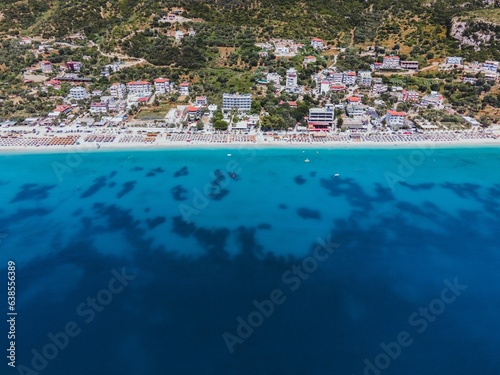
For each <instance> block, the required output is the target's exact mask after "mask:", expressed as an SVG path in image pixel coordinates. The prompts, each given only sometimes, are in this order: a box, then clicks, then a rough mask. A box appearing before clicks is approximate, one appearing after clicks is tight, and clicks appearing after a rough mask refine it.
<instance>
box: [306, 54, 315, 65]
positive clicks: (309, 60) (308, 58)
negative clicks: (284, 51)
mask: <svg viewBox="0 0 500 375" xmlns="http://www.w3.org/2000/svg"><path fill="white" fill-rule="evenodd" d="M315 62H316V57H315V56H306V57H304V64H306V65H307V64H311V63H315Z"/></svg>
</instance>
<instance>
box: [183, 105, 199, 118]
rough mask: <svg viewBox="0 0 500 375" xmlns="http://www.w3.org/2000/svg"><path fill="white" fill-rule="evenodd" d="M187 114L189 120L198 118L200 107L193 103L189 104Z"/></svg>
mask: <svg viewBox="0 0 500 375" xmlns="http://www.w3.org/2000/svg"><path fill="white" fill-rule="evenodd" d="M186 113H187V116H188V118H189V120H191V121H194V120H198V119H200V118H201V107H195V106H193V105H190V106H189V107H187V109H186Z"/></svg>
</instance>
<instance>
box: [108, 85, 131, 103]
mask: <svg viewBox="0 0 500 375" xmlns="http://www.w3.org/2000/svg"><path fill="white" fill-rule="evenodd" d="M109 93H110V94H111V96H112V97H114V98H118V99H124V98H125V97H126V96H127V87H126V86H125V85H124V84H123V83H119V82H115V83H113V84H112V85H111V87H110V88H109Z"/></svg>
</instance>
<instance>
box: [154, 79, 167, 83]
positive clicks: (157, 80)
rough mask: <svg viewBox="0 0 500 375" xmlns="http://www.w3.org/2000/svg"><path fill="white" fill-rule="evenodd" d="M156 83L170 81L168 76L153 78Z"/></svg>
mask: <svg viewBox="0 0 500 375" xmlns="http://www.w3.org/2000/svg"><path fill="white" fill-rule="evenodd" d="M155 82H156V83H165V82H170V80H169V79H168V78H156V79H155Z"/></svg>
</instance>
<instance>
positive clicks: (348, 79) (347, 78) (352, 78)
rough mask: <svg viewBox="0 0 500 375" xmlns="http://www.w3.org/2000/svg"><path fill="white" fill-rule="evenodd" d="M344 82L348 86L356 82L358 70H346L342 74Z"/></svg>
mask: <svg viewBox="0 0 500 375" xmlns="http://www.w3.org/2000/svg"><path fill="white" fill-rule="evenodd" d="M342 83H343V84H344V85H347V86H352V85H354V84H355V83H356V72H352V71H349V72H344V73H343V76H342Z"/></svg>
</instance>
